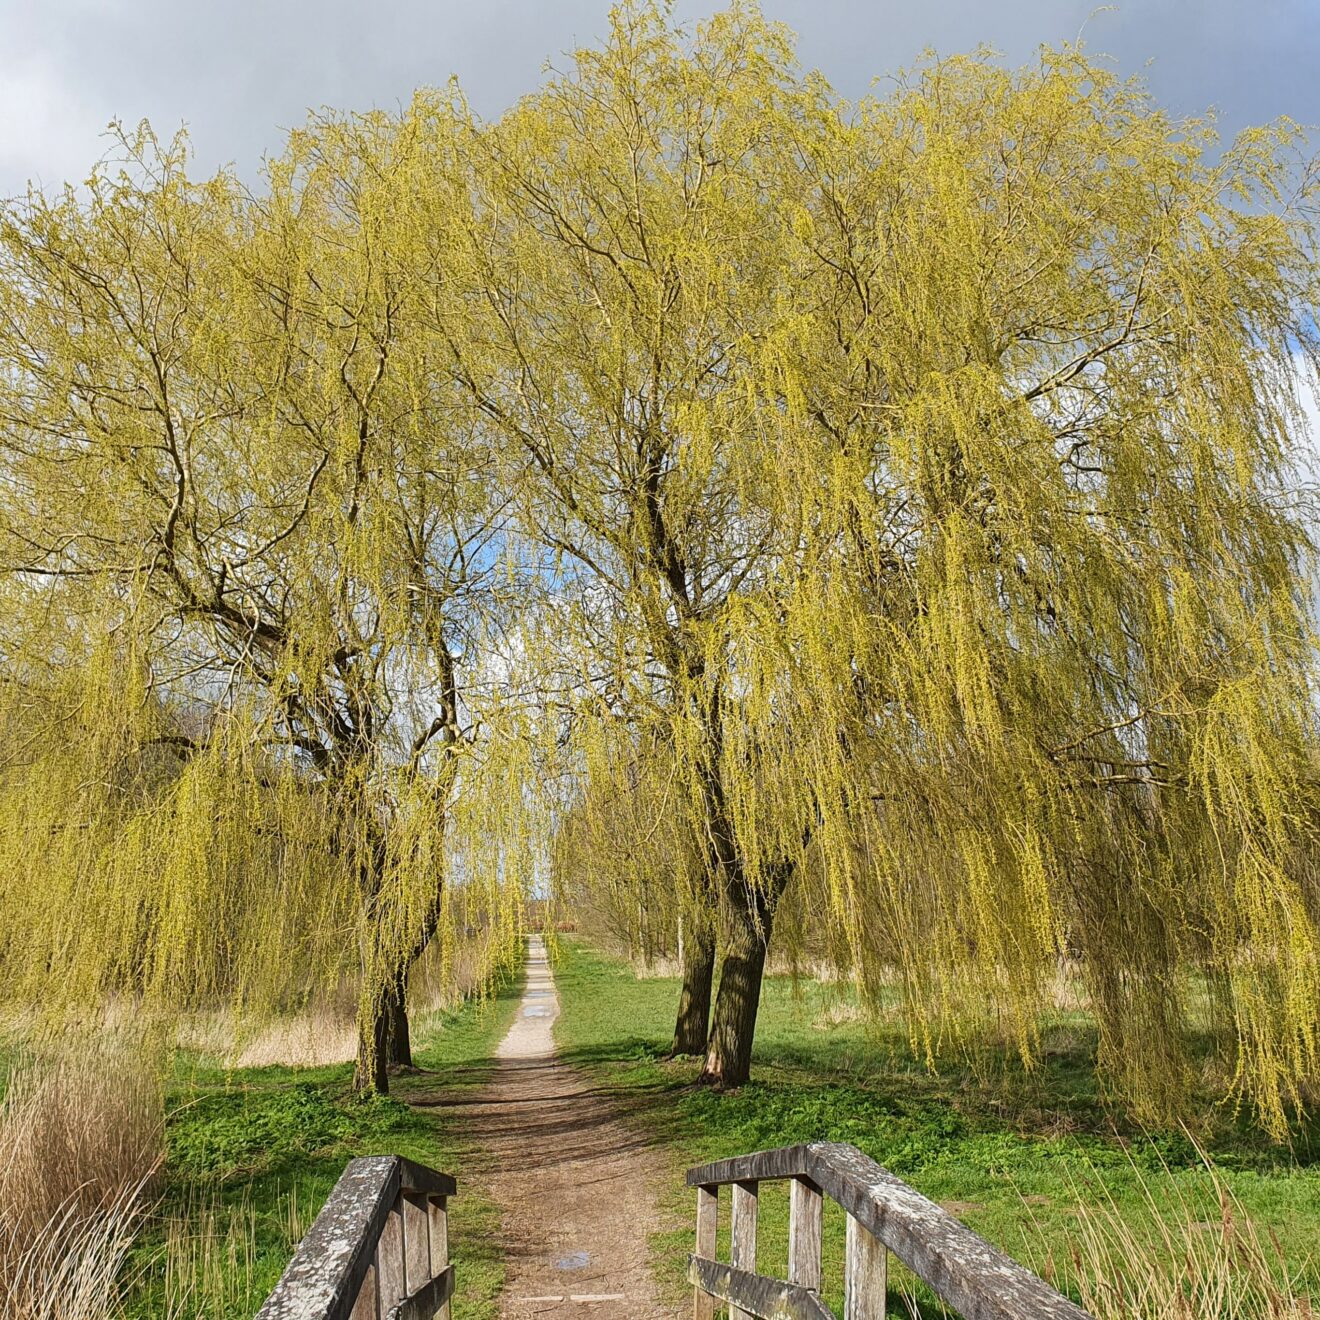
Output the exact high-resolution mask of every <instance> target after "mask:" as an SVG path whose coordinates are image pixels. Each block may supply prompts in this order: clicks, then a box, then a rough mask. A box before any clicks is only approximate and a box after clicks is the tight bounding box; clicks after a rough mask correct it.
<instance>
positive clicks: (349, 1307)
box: [257, 1155, 399, 1320]
mask: <svg viewBox="0 0 1320 1320" xmlns="http://www.w3.org/2000/svg"><path fill="white" fill-rule="evenodd" d="M398 1194H399V1166H398V1163H397V1161H396V1160H395V1158H394V1157H393V1156H392V1155H378V1156H373V1157H371V1158H369V1159H357V1160H350V1161H349V1164H348V1167H347V1168H346V1169H345V1170H344V1172H343V1175H342V1176H341V1177H340V1179H339V1181H338V1182H337V1183H336V1184H335V1187H334V1190H333V1191H332V1192H331V1193H330V1195H329V1197H328V1198H327V1199H326V1203H325V1205H324V1206H323V1207H322V1209H321V1213H320V1214H319V1215H317V1217H316V1220H315V1222H314V1223H313V1224H312V1226H311V1228H310V1229H308V1230H307V1236H306V1237H304V1238H303V1240H302V1241H301V1242H300V1243H299V1244H298V1249H297V1250H296V1251H295V1252H294V1253H293V1259H292V1260H291V1261H290V1262H289V1265H288V1268H287V1269H285V1271H284V1273H283V1274H282V1275H281V1276H280V1281H279V1283H277V1284H276V1285H275V1288H274V1290H273V1291H272V1292H271V1294H270V1296H269V1297H267V1298H266V1300H265V1302H263V1303H262V1306H261V1309H260V1310H259V1311H258V1312H257V1318H258V1320H349V1317H350V1316H352V1315H353V1314H354V1308H355V1307H356V1305H357V1301H358V1297H359V1295H360V1293H361V1291H362V1285H363V1283H364V1281H365V1280H366V1277H367V1271H368V1270H369V1269H370V1268H371V1264H372V1257H373V1254H374V1253H375V1250H376V1239H377V1238H378V1237H379V1236H380V1230H381V1226H382V1225H383V1224H384V1223H385V1221H386V1219H387V1217H388V1215H389V1213H390V1208H391V1207H392V1206H393V1205H394V1202H395V1199H396V1198H397V1196H398Z"/></svg>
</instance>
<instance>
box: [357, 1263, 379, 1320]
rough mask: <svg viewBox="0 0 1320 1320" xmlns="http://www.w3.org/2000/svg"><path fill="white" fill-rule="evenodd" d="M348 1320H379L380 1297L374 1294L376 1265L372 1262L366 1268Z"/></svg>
mask: <svg viewBox="0 0 1320 1320" xmlns="http://www.w3.org/2000/svg"><path fill="white" fill-rule="evenodd" d="M349 1320H380V1297H379V1295H378V1294H377V1292H376V1265H375V1262H374V1261H373V1262H372V1263H371V1265H369V1266H368V1267H367V1277H366V1278H365V1279H363V1280H362V1287H361V1288H360V1289H359V1290H358V1295H357V1301H356V1302H354V1303H353V1310H352V1311H351V1312H350V1313H349Z"/></svg>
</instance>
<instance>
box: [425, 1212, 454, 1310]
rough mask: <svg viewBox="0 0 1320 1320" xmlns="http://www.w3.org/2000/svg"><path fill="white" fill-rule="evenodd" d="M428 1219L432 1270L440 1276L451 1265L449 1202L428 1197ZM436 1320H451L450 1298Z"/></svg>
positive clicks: (441, 1305)
mask: <svg viewBox="0 0 1320 1320" xmlns="http://www.w3.org/2000/svg"><path fill="white" fill-rule="evenodd" d="M427 1219H428V1222H429V1225H430V1236H431V1269H432V1270H433V1271H434V1272H435V1273H436V1274H439V1273H440V1272H441V1271H442V1270H443V1269H444V1268H445V1267H446V1266H447V1265H448V1264H449V1200H448V1198H447V1197H444V1196H430V1197H427ZM434 1320H450V1310H449V1298H448V1296H446V1297H445V1300H444V1301H443V1302H441V1304H440V1307H439V1309H438V1310H437V1311H436V1313H435V1317H434Z"/></svg>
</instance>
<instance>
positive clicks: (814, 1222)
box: [788, 1178, 824, 1292]
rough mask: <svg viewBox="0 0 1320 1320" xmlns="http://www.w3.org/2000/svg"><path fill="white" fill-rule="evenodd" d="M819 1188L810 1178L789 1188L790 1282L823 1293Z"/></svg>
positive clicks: (796, 1179)
mask: <svg viewBox="0 0 1320 1320" xmlns="http://www.w3.org/2000/svg"><path fill="white" fill-rule="evenodd" d="M823 1205H824V1201H823V1199H822V1197H821V1194H820V1188H819V1187H817V1186H816V1184H815V1183H814V1182H811V1181H810V1180H809V1179H807V1178H794V1179H793V1181H792V1182H791V1183H790V1184H789V1202H788V1281H789V1283H796V1284H799V1285H800V1286H801V1287H803V1288H811V1289H813V1290H814V1291H816V1292H819V1291H820V1219H821V1210H822V1207H823Z"/></svg>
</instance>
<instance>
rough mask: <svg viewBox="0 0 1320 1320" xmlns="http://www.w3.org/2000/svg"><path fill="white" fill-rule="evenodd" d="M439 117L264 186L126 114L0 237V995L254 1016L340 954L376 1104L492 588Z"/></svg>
mask: <svg viewBox="0 0 1320 1320" xmlns="http://www.w3.org/2000/svg"><path fill="white" fill-rule="evenodd" d="M436 122H437V121H435V120H434V118H433V117H431V116H428V115H426V114H425V113H424V112H422V111H421V110H419V111H418V113H417V114H415V115H413V116H411V117H409V118H407V119H405V120H403V121H395V120H390V119H386V118H385V117H368V118H362V119H349V120H325V121H323V122H320V123H317V124H314V125H313V126H311V127H310V128H309V129H308V130H306V131H303V132H300V133H297V134H295V135H294V136H293V137H292V138H291V140H290V143H289V147H288V150H287V152H286V153H285V154H284V155H283V156H282V157H280V158H279V159H278V160H276V161H275V162H274V163H273V165H272V166H271V169H270V178H269V187H268V188H267V189H266V190H265V192H264V193H263V194H262V195H261V196H260V197H251V196H248V195H246V194H245V193H244V192H243V191H242V190H241V189H240V188H239V186H238V185H237V183H236V182H235V181H234V180H232V179H231V178H229V177H227V176H224V175H221V176H219V177H217V178H215V179H213V180H210V181H209V182H205V183H201V184H197V183H194V182H191V181H190V180H189V179H188V177H187V174H186V170H185V165H186V161H185V155H184V144H183V143H182V142H176V143H175V144H173V145H172V146H170V147H167V148H161V147H160V146H159V145H158V144H157V143H156V141H155V140H154V139H153V138H152V137H151V136H150V134H149V133H147V132H146V131H145V130H144V131H142V132H140V133H138V134H135V135H132V136H126V137H124V139H123V141H122V147H123V160H122V161H121V162H118V168H114V167H113V166H112V165H106V166H104V167H102V168H101V169H99V170H98V171H97V172H96V173H95V174H94V175H93V177H92V179H91V180H90V181H89V183H88V185H87V194H86V197H85V198H83V197H79V196H78V195H77V194H75V193H74V192H73V191H67V192H66V193H64V194H63V195H60V196H57V197H54V198H46V197H43V196H41V195H38V194H32V195H30V196H29V197H28V198H27V200H26V202H24V203H21V204H19V205H17V206H15V207H13V208H12V209H11V210H10V211H9V212H8V213H7V214H6V215H5V216H4V218H3V224H2V225H0V300H2V301H0V361H2V362H3V377H2V378H0V380H2V384H0V504H2V512H0V575H2V577H3V582H4V602H5V606H6V609H5V614H4V636H3V639H2V641H0V647H2V648H3V649H2V650H0V661H2V662H3V666H4V679H5V682H4V684H3V687H2V688H0V701H3V716H2V718H3V728H4V737H5V743H4V749H3V754H4V760H3V766H2V767H0V799H2V802H3V805H0V820H2V821H3V822H4V824H3V827H2V828H0V850H2V860H0V887H2V888H0V893H2V894H3V904H4V907H5V910H6V913H7V921H6V928H5V932H4V935H3V937H0V965H2V966H3V967H4V970H5V976H6V983H7V984H8V985H11V986H13V987H15V988H16V989H18V990H20V992H21V991H24V990H26V991H28V992H29V993H30V994H31V995H33V997H38V996H40V997H44V998H46V999H47V1000H49V999H51V998H52V997H55V996H59V997H63V998H65V999H68V1000H71V1001H73V1000H80V1001H82V1002H87V1001H88V1000H95V998H96V997H97V996H102V995H104V994H105V993H107V992H110V991H114V990H123V989H127V990H129V991H132V992H136V993H144V994H147V995H152V996H155V997H157V998H158V999H159V1000H161V1001H163V1002H168V1003H169V1004H171V1005H174V1006H177V1005H184V1004H190V1003H197V1002H208V1001H213V1000H214V998H215V997H216V996H219V995H223V996H229V997H232V998H236V999H238V1000H239V1002H241V1003H243V1004H246V1005H249V1006H251V1007H254V1008H261V1007H268V1008H269V1007H279V1006H282V1005H284V1004H286V1003H287V1002H288V1000H289V997H290V996H291V995H292V994H295V993H305V992H306V991H307V989H308V987H309V986H315V985H317V984H333V983H334V982H335V981H336V980H337V979H338V978H339V977H341V976H343V975H344V974H345V972H346V971H352V972H354V973H355V974H357V975H358V976H359V977H360V984H361V987H362V989H361V1007H360V1010H359V1027H360V1048H359V1058H358V1070H357V1078H356V1083H357V1085H358V1087H359V1088H360V1089H375V1090H380V1091H383V1090H384V1089H386V1086H387V1080H386V1072H385V1068H386V1064H387V1062H389V1061H390V1060H396V1061H405V1062H406V1061H408V1051H409V1042H408V1024H407V1015H406V1004H405V992H406V983H407V973H408V969H409V967H410V966H411V965H412V963H413V962H414V961H415V960H416V958H417V957H419V956H420V954H421V952H422V951H423V950H424V949H425V948H426V946H427V944H428V943H429V942H430V941H431V939H432V938H433V936H434V935H435V934H436V932H437V929H439V928H440V927H441V926H442V923H444V922H445V921H446V920H448V919H449V908H450V906H451V888H450V886H448V885H447V884H446V880H447V879H448V878H449V876H448V875H447V869H448V865H449V864H450V863H452V861H453V858H454V854H455V847H454V844H453V842H452V840H451V837H450V836H451V834H452V831H453V830H454V829H455V827H456V825H457V824H458V823H459V822H461V820H463V819H466V818H471V819H472V820H474V821H478V820H479V821H480V823H481V826H482V827H483V828H485V827H487V826H489V825H490V823H491V822H490V821H489V820H488V819H487V818H486V815H487V813H486V810H485V808H484V806H483V805H482V803H481V799H482V797H483V792H482V790H481V788H480V781H481V774H482V770H483V758H482V756H481V754H480V749H479V747H478V746H477V740H476V739H475V738H474V737H473V725H474V723H475V722H476V720H477V719H478V718H479V716H480V714H481V710H482V700H483V691H484V690H485V688H484V687H483V684H484V685H485V687H489V686H490V684H489V682H488V681H487V680H488V679H489V675H490V672H491V671H490V670H489V668H488V666H489V664H490V662H491V660H492V654H491V651H490V649H489V648H487V647H485V646H484V645H483V642H484V640H486V639H490V638H492V637H493V636H494V631H493V627H492V625H493V624H494V623H496V622H497V621H498V618H499V617H500V614H501V612H502V611H503V610H504V609H505V608H506V607H507V603H508V601H509V600H510V599H511V597H512V594H513V592H514V590H515V588H516V579H515V577H514V576H513V575H512V574H511V573H510V572H509V571H507V569H506V568H503V567H501V554H500V543H501V538H502V536H503V528H504V520H505V513H504V504H505V501H504V500H503V498H502V497H501V496H500V495H499V493H498V491H497V490H496V488H495V487H493V486H492V484H491V482H490V480H489V477H490V469H491V462H492V460H491V456H490V453H489V450H488V449H487V448H484V447H483V446H482V444H481V442H480V439H479V437H478V436H477V435H476V434H475V433H474V432H473V430H472V428H471V427H470V426H469V425H467V424H466V423H465V422H464V420H463V417H462V414H461V412H460V410H458V409H456V408H455V407H453V406H452V404H451V395H452V393H453V391H452V389H451V388H450V387H448V386H447V385H446V379H445V375H444V373H443V371H439V370H437V368H436V364H435V362H434V361H433V358H432V353H431V346H432V345H433V344H434V342H435V341H434V340H433V338H432V337H431V336H429V335H428V334H426V333H425V332H424V326H425V324H426V316H427V308H426V300H427V298H428V296H429V292H428V291H429V288H430V283H429V278H428V271H427V262H428V260H429V254H428V253H427V252H426V250H425V247H424V244H423V240H422V236H421V235H420V233H419V231H418V230H417V229H416V226H415V224H414V223H413V219H412V217H415V215H416V207H415V206H414V205H413V204H412V199H413V198H415V196H416V195H417V194H418V192H419V191H420V190H421V189H422V187H423V177H424V176H423V171H424V167H425V165H426V162H427V161H428V160H430V159H431V156H432V148H433V146H434V137H435V127H436ZM428 186H429V185H428ZM434 201H435V199H434V197H432V198H431V204H432V205H434ZM500 755H502V753H500V754H497V755H496V756H495V757H494V760H493V762H491V763H492V764H494V763H497V762H498V761H499V756H500ZM465 793H466V794H467V795H469V797H472V798H474V799H475V801H473V802H471V803H469V804H468V805H467V806H465V805H464V802H463V798H464V794H465ZM465 813H466V814H465ZM461 851H462V850H461V849H458V852H460V853H461ZM468 870H469V874H470V868H468ZM516 903H517V899H516V895H515V894H514V893H513V892H512V890H508V891H505V890H501V892H500V895H499V896H498V897H497V898H496V900H495V902H494V904H493V906H494V907H495V908H496V913H495V916H496V917H500V916H502V917H503V919H504V922H505V924H506V926H508V927H510V928H511V923H512V921H513V919H514V918H515V916H516ZM501 947H503V948H504V950H505V952H506V953H507V952H508V951H509V950H508V944H507V940H506V941H505V943H504V945H502V946H501Z"/></svg>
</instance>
